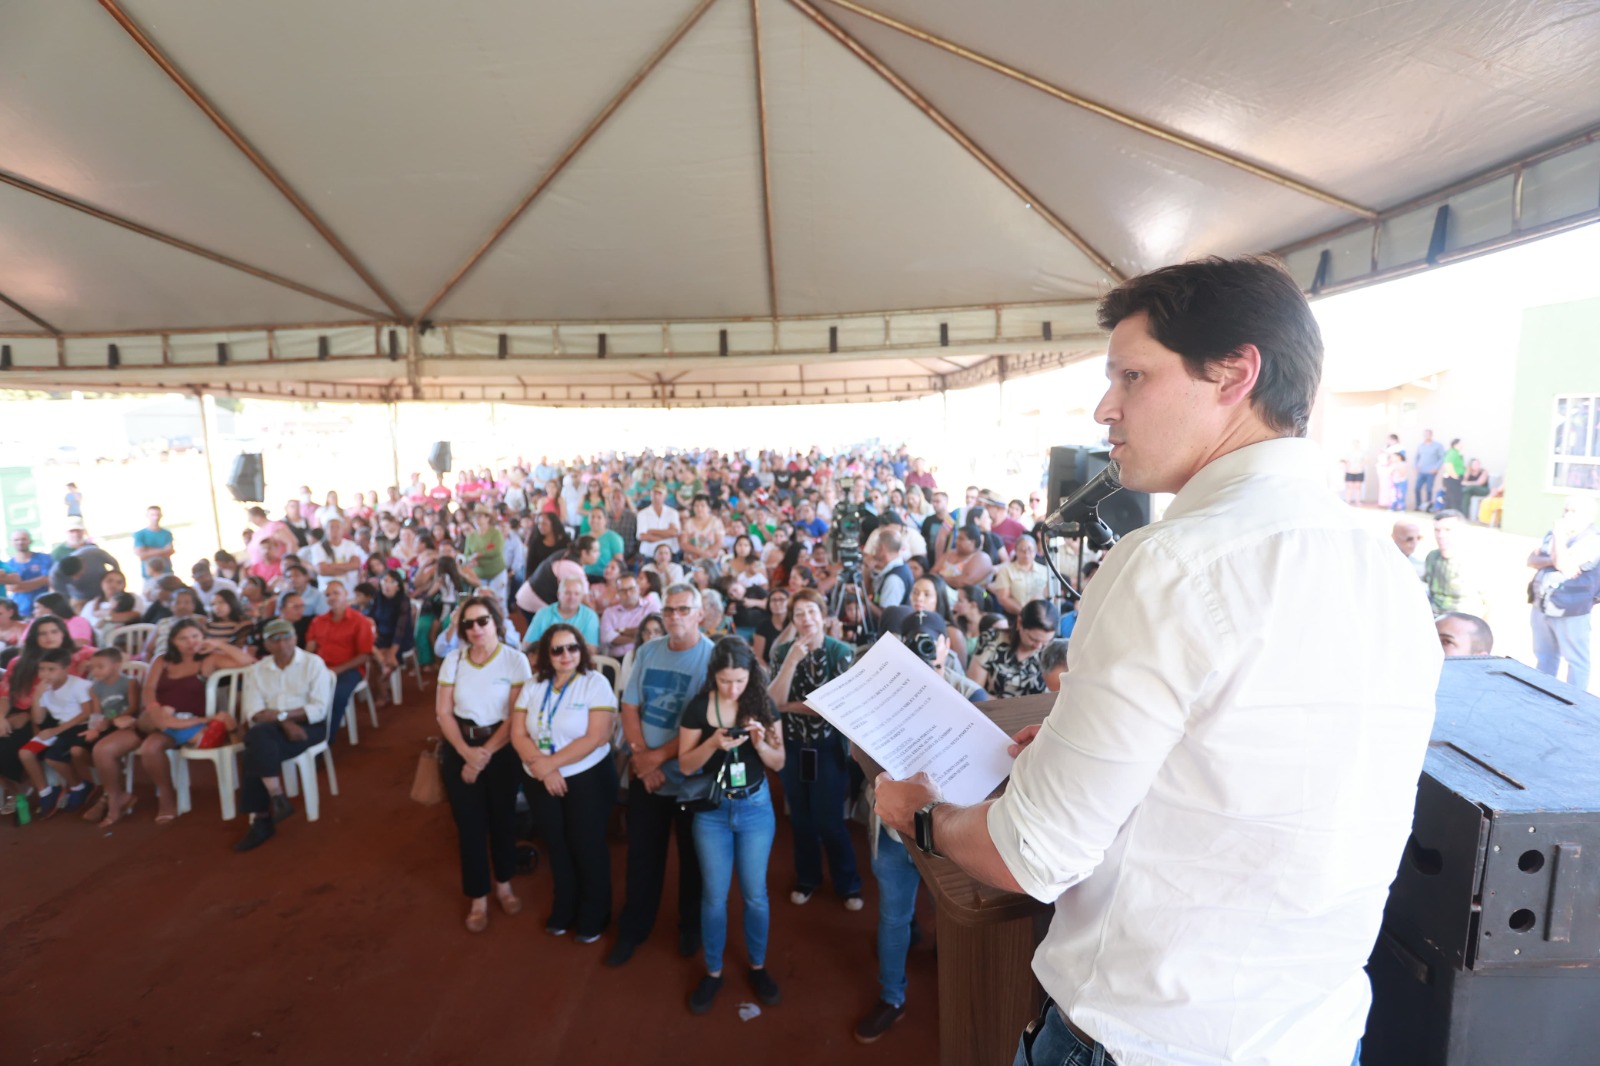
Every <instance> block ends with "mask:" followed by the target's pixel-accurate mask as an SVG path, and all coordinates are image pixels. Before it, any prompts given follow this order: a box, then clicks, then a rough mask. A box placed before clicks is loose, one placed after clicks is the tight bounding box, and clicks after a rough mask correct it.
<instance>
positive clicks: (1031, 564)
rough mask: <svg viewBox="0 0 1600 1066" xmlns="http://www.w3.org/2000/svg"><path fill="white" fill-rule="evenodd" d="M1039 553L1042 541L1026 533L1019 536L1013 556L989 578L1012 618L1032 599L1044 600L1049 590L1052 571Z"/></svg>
mask: <svg viewBox="0 0 1600 1066" xmlns="http://www.w3.org/2000/svg"><path fill="white" fill-rule="evenodd" d="M1038 557H1039V547H1038V545H1036V544H1035V543H1034V542H1033V538H1032V537H1030V536H1027V535H1026V534H1024V535H1023V536H1020V537H1018V538H1017V546H1016V550H1015V553H1014V555H1013V557H1012V560H1011V561H1010V562H1009V563H1007V564H1005V565H1004V566H1001V567H997V568H996V569H995V572H994V577H992V578H990V579H989V591H990V592H992V593H994V598H995V599H996V600H998V601H999V602H1000V609H1001V610H1002V611H1004V612H1005V613H1006V614H1009V615H1010V616H1011V617H1012V618H1015V617H1016V616H1017V615H1019V614H1021V613H1022V608H1023V607H1024V606H1026V605H1027V603H1028V602H1029V601H1030V600H1042V599H1045V598H1046V596H1047V595H1048V594H1049V591H1050V572H1049V571H1048V570H1046V569H1045V568H1044V565H1043V564H1042V563H1040V562H1039V561H1038Z"/></svg>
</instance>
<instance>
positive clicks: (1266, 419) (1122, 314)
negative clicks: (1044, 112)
mask: <svg viewBox="0 0 1600 1066" xmlns="http://www.w3.org/2000/svg"><path fill="white" fill-rule="evenodd" d="M1100 322H1101V325H1102V326H1104V327H1106V328H1107V329H1110V330H1111V331H1112V332H1111V343H1110V347H1109V352H1108V355H1107V360H1106V371H1107V377H1108V378H1109V379H1110V386H1109V388H1108V390H1107V392H1106V395H1105V397H1104V398H1103V399H1102V400H1101V401H1100V404H1099V407H1098V408H1097V409H1096V411H1095V417H1096V420H1097V421H1099V422H1101V423H1103V424H1104V425H1106V426H1108V427H1109V430H1108V435H1109V437H1110V439H1111V442H1112V444H1113V449H1112V453H1111V457H1112V458H1113V459H1114V460H1116V461H1117V462H1118V463H1120V464H1121V467H1122V480H1123V483H1124V484H1125V485H1127V486H1128V487H1129V488H1130V489H1134V490H1137V491H1142V492H1172V493H1176V494H1177V495H1176V497H1175V498H1174V499H1173V501H1172V504H1171V506H1170V507H1169V508H1168V509H1167V512H1166V517H1165V518H1164V520H1163V521H1161V522H1159V523H1156V524H1155V525H1151V526H1147V527H1145V528H1143V529H1140V530H1138V531H1136V532H1134V533H1130V534H1128V536H1127V537H1125V538H1124V539H1123V540H1122V542H1121V543H1120V544H1118V545H1117V546H1116V547H1115V548H1114V549H1112V551H1111V552H1110V553H1109V554H1108V555H1107V556H1106V558H1105V561H1104V563H1103V565H1102V567H1101V569H1100V572H1099V575H1098V576H1097V577H1096V579H1095V580H1094V582H1093V583H1092V584H1091V585H1090V586H1089V589H1088V591H1087V593H1086V596H1085V599H1084V601H1083V604H1082V608H1081V609H1082V613H1083V617H1082V620H1081V621H1080V622H1079V623H1078V626H1077V629H1076V631H1075V632H1074V634H1073V638H1072V669H1071V671H1070V672H1069V673H1066V674H1064V675H1063V676H1062V682H1061V693H1060V695H1059V697H1058V698H1057V701H1056V705H1055V709H1054V710H1053V711H1052V712H1051V714H1050V716H1049V718H1047V719H1046V720H1045V722H1044V723H1043V724H1042V725H1040V726H1037V727H1031V728H1029V729H1026V730H1023V731H1022V732H1021V733H1019V734H1018V735H1017V738H1016V744H1015V745H1014V746H1013V752H1014V753H1015V754H1016V756H1017V761H1016V764H1015V766H1014V767H1013V770H1012V774H1011V779H1010V784H1009V785H1008V787H1007V789H1006V791H1005V793H1004V795H1002V796H1001V798H999V799H997V800H993V801H990V802H986V803H983V804H979V805H977V806H975V807H966V808H961V807H956V806H954V805H952V804H947V803H939V802H938V801H939V795H938V791H937V789H936V787H935V786H934V785H933V783H932V781H931V780H929V779H928V778H926V777H924V776H922V775H918V776H917V777H914V778H912V779H910V780H909V781H905V782H894V781H889V780H888V779H886V778H885V779H883V780H881V781H880V782H879V784H878V788H877V809H878V812H879V814H880V816H881V817H882V818H883V820H884V821H885V822H886V823H888V824H889V825H890V826H891V827H892V828H894V829H896V830H898V831H900V832H902V833H906V834H913V833H915V834H916V836H915V837H914V838H912V839H916V840H917V843H918V845H919V846H924V847H925V849H927V850H932V851H936V852H939V853H942V854H945V855H947V856H948V857H950V858H951V859H953V860H955V861H956V862H957V863H959V864H960V865H961V866H962V867H963V868H964V869H966V870H967V871H968V872H969V873H971V874H973V875H974V876H975V877H978V878H980V879H982V880H984V881H987V882H989V883H991V884H994V885H997V886H1000V887H1002V888H1006V889H1009V890H1011V891H1022V892H1026V893H1028V894H1029V895H1031V896H1033V897H1035V898H1036V899H1039V900H1041V901H1044V902H1054V903H1055V905H1056V911H1057V920H1056V921H1054V922H1052V924H1051V928H1050V932H1049V934H1048V935H1047V936H1046V938H1045V940H1044V942H1043V944H1042V945H1041V946H1040V948H1039V950H1038V952H1037V953H1036V954H1035V956H1034V972H1035V973H1036V974H1037V975H1038V978H1039V981H1040V983H1041V984H1042V985H1043V986H1044V988H1045V991H1046V992H1047V993H1048V994H1049V996H1050V998H1051V1000H1052V1001H1053V1002H1052V1003H1050V1004H1048V1005H1047V1007H1046V1010H1045V1013H1044V1014H1042V1015H1041V1016H1040V1018H1039V1019H1038V1020H1037V1021H1036V1022H1034V1023H1033V1024H1032V1025H1030V1026H1029V1032H1028V1033H1027V1034H1025V1036H1024V1040H1023V1045H1022V1048H1021V1049H1020V1050H1019V1053H1018V1056H1017V1062H1019V1063H1027V1062H1034V1063H1043V1062H1050V1063H1062V1062H1073V1063H1078V1062H1083V1063H1088V1062H1089V1061H1090V1060H1091V1057H1094V1061H1095V1062H1101V1061H1104V1062H1107V1063H1111V1062H1113V1061H1114V1062H1115V1063H1116V1064H1117V1066H1179V1064H1181V1066H1220V1064H1226V1063H1235V1064H1245V1063H1248V1064H1250V1066H1345V1064H1346V1063H1350V1062H1351V1061H1352V1056H1353V1055H1355V1056H1359V1038H1360V1036H1361V1033H1362V1030H1363V1026H1364V1023H1365V1020H1366V1016H1367V1008H1368V1005H1369V1003H1370V1000H1371V989H1370V987H1369V985H1368V982H1367V977H1366V974H1365V973H1364V971H1363V965H1364V964H1365V962H1366V959H1367V956H1368V954H1369V953H1370V951H1371V948H1372V944H1373V942H1374V940H1375V939H1376V936H1377V932H1378V926H1379V922H1380V920H1381V917H1382V913H1383V906H1384V901H1385V899H1386V898H1387V896H1388V886H1389V882H1390V881H1391V880H1392V879H1393V877H1394V871H1395V868H1396V865H1397V863H1398V861H1399V858H1400V854H1401V851H1402V849H1403V847H1404V844H1405V841H1406V837H1407V834H1408V833H1409V831H1410V826H1411V815H1412V810H1413V805H1414V802H1415V798H1416V784H1417V777H1418V774H1419V772H1420V770H1421V767H1422V758H1423V755H1424V753H1425V751H1426V748H1427V743H1428V737H1429V733H1430V730H1431V727H1432V722H1433V703H1434V692H1435V689H1436V687H1437V684H1438V676H1439V668H1440V663H1441V661H1442V658H1443V656H1442V654H1441V652H1440V650H1439V647H1438V639H1437V637H1436V636H1435V634H1434V630H1433V626H1432V619H1431V616H1430V612H1429V609H1428V605H1427V600H1426V597H1425V596H1424V595H1423V591H1422V588H1421V586H1420V584H1419V583H1418V582H1417V580H1416V578H1415V576H1414V575H1413V574H1412V572H1411V569H1410V567H1408V566H1407V565H1406V563H1405V561H1404V559H1402V558H1400V557H1399V556H1397V555H1396V554H1395V552H1394V550H1393V549H1392V548H1391V547H1390V546H1389V545H1387V544H1385V543H1383V542H1382V541H1381V540H1377V539H1376V538H1373V537H1372V536H1371V535H1370V534H1368V533H1366V532H1365V531H1364V530H1363V529H1361V528H1360V527H1359V526H1358V525H1357V524H1356V523H1355V522H1354V521H1353V520H1352V519H1351V517H1350V509H1349V508H1348V507H1345V506H1344V505H1343V504H1342V503H1341V502H1340V501H1339V500H1338V499H1337V498H1336V497H1335V496H1333V495H1331V494H1329V493H1328V492H1327V489H1326V485H1325V477H1324V469H1325V464H1324V463H1323V461H1322V460H1321V458H1320V456H1319V454H1318V451H1317V449H1316V447H1315V446H1314V445H1312V444H1311V443H1309V442H1307V441H1305V440H1302V439H1299V438H1301V437H1303V436H1304V434H1305V432H1306V423H1307V421H1308V420H1309V417H1310V411H1311V405H1312V402H1313V400H1314V398H1315V396H1316V389H1317V383H1318V380H1319V378H1320V374H1321V353H1322V344H1321V338H1320V335H1319V333H1318V330H1317V326H1316V322H1315V320H1314V319H1313V318H1312V316H1311V312H1310V308H1309V307H1308V306H1307V304H1306V302H1305V299H1304V297H1303V296H1302V295H1301V293H1300V291H1299V288H1298V287H1297V286H1296V285H1295V283H1294V282H1293V280H1292V279H1291V278H1290V277H1289V276H1288V274H1287V273H1285V272H1284V271H1283V270H1282V269H1281V268H1279V267H1278V266H1277V265H1276V264H1273V263H1270V262H1266V261H1261V260H1253V259H1245V260H1236V261H1225V260H1220V259H1211V260H1204V261H1200V262H1194V263H1187V264H1183V265H1181V266H1176V267H1168V268H1166V269H1163V270H1160V271H1156V272H1155V273H1153V274H1149V275H1146V276H1144V277H1140V278H1136V279H1134V280H1132V281H1130V282H1128V283H1126V284H1125V285H1123V286H1122V287H1121V288H1119V289H1117V290H1115V291H1113V292H1112V293H1111V294H1110V295H1108V296H1107V297H1106V298H1105V300H1104V301H1103V302H1102V303H1101V305H1100ZM1329 632H1337V633H1339V634H1341V637H1340V647H1339V649H1338V653H1337V654H1334V653H1332V652H1330V651H1329V649H1328V645H1327V642H1326V640H1325V634H1327V633H1329ZM1102 1049H1103V1050H1102ZM1107 1053H1109V1055H1110V1056H1111V1057H1110V1058H1105V1057H1104V1056H1105V1055H1106V1054H1107Z"/></svg>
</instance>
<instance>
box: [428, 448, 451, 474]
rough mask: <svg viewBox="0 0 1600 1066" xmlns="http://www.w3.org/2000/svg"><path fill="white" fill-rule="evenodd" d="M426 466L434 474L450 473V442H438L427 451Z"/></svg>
mask: <svg viewBox="0 0 1600 1066" xmlns="http://www.w3.org/2000/svg"><path fill="white" fill-rule="evenodd" d="M428 465H429V466H430V467H432V468H433V472H434V473H435V474H448V473H449V472H450V442H449V441H447V440H442V441H439V442H438V443H437V444H435V445H434V446H433V447H432V448H430V449H429V450H428Z"/></svg>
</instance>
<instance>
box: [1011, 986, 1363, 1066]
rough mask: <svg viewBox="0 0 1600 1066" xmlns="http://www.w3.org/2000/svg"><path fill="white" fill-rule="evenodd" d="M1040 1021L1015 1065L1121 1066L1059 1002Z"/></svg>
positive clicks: (1355, 1063)
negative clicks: (1080, 1033) (1079, 1031)
mask: <svg viewBox="0 0 1600 1066" xmlns="http://www.w3.org/2000/svg"><path fill="white" fill-rule="evenodd" d="M1040 1018H1041V1019H1042V1024H1041V1022H1040V1021H1035V1022H1034V1023H1033V1024H1032V1025H1030V1026H1028V1028H1027V1030H1025V1031H1024V1032H1023V1034H1022V1039H1021V1040H1020V1041H1018V1042H1017V1057H1016V1058H1015V1059H1013V1060H1012V1062H1011V1066H1117V1063H1116V1060H1115V1059H1113V1058H1112V1057H1111V1055H1110V1053H1109V1052H1107V1051H1106V1049H1105V1045H1104V1044H1101V1043H1098V1042H1096V1043H1094V1044H1085V1043H1084V1042H1083V1041H1082V1040H1079V1039H1078V1038H1077V1036H1076V1035H1075V1034H1074V1033H1073V1032H1072V1030H1071V1029H1068V1028H1067V1023H1066V1022H1065V1021H1064V1020H1062V1017H1061V1012H1060V1011H1059V1010H1057V1009H1056V1007H1055V1004H1053V1003H1050V1002H1048V1001H1047V1002H1046V1003H1045V1007H1044V1014H1042V1015H1041V1016H1040ZM1350 1066H1361V1041H1359V1040H1357V1041H1356V1054H1355V1058H1353V1059H1351V1060H1350Z"/></svg>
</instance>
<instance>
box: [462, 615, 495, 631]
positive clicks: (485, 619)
mask: <svg viewBox="0 0 1600 1066" xmlns="http://www.w3.org/2000/svg"><path fill="white" fill-rule="evenodd" d="M461 625H462V627H463V628H465V629H477V628H478V627H479V626H492V625H494V619H493V618H490V617H489V616H488V615H486V614H480V615H477V616H476V617H474V618H463V619H462V620H461Z"/></svg>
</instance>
